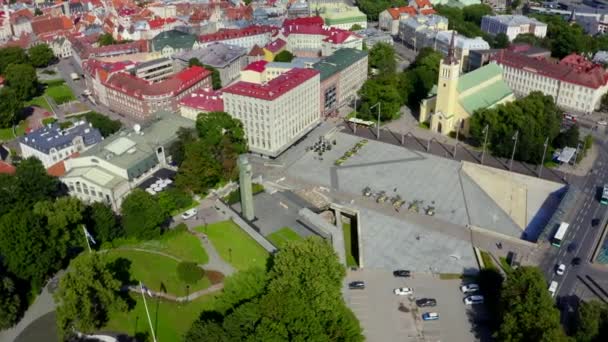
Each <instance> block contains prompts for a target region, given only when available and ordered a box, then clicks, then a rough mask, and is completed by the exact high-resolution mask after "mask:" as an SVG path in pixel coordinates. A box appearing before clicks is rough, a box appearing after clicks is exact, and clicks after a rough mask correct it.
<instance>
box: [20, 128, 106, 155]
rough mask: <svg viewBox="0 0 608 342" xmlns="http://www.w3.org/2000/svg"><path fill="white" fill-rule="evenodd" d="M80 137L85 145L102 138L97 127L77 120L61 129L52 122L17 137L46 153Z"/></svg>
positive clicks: (94, 142)
mask: <svg viewBox="0 0 608 342" xmlns="http://www.w3.org/2000/svg"><path fill="white" fill-rule="evenodd" d="M79 136H80V137H82V140H83V142H84V145H85V146H86V147H89V146H92V145H95V144H97V143H99V142H101V141H102V140H103V137H102V136H101V133H99V130H98V129H97V128H94V127H93V126H91V124H90V123H88V122H86V121H79V122H77V123H76V124H74V126H72V127H69V128H67V129H61V128H60V127H59V124H57V123H54V124H50V125H48V126H45V127H42V128H40V129H37V130H35V131H33V132H31V133H28V134H26V135H25V136H23V137H21V138H19V141H20V142H21V143H22V144H24V145H27V146H29V147H31V148H34V149H36V150H38V151H40V152H43V153H45V154H48V153H49V151H50V150H51V149H52V148H55V149H57V150H61V149H63V148H66V147H68V146H71V145H72V144H73V141H74V138H76V137H79Z"/></svg>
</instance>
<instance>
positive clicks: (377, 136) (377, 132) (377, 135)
mask: <svg viewBox="0 0 608 342" xmlns="http://www.w3.org/2000/svg"><path fill="white" fill-rule="evenodd" d="M376 106H378V129H377V130H376V139H378V140H380V107H381V106H382V103H381V102H378V103H376V104H375V105H373V106H371V107H369V110H372V109H374V107H376Z"/></svg>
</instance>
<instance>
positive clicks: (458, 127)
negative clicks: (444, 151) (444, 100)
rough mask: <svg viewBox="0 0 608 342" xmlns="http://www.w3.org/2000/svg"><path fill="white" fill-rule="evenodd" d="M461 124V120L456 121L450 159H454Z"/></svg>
mask: <svg viewBox="0 0 608 342" xmlns="http://www.w3.org/2000/svg"><path fill="white" fill-rule="evenodd" d="M461 124H462V119H458V120H457V121H456V143H455V144H454V152H453V153H452V158H454V159H456V147H458V135H459V134H460V125H461Z"/></svg>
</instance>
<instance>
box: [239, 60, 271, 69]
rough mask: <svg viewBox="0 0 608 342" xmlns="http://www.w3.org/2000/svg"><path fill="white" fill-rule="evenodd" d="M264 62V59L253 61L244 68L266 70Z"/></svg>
mask: <svg viewBox="0 0 608 342" xmlns="http://www.w3.org/2000/svg"><path fill="white" fill-rule="evenodd" d="M266 64H268V62H266V61H257V62H253V63H251V64H249V65H248V66H246V67H245V69H244V70H249V71H255V72H263V71H264V70H266Z"/></svg>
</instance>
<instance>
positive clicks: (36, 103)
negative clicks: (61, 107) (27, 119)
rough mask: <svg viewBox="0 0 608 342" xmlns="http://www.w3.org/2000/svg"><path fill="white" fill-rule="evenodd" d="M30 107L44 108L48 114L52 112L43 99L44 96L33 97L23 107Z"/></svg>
mask: <svg viewBox="0 0 608 342" xmlns="http://www.w3.org/2000/svg"><path fill="white" fill-rule="evenodd" d="M31 106H36V107H40V108H44V109H46V110H47V111H48V112H52V110H51V106H50V105H49V103H48V101H47V100H46V99H45V98H44V96H38V97H34V98H33V99H31V100H29V101H27V102H26V103H25V107H31Z"/></svg>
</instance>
